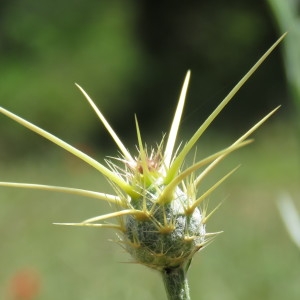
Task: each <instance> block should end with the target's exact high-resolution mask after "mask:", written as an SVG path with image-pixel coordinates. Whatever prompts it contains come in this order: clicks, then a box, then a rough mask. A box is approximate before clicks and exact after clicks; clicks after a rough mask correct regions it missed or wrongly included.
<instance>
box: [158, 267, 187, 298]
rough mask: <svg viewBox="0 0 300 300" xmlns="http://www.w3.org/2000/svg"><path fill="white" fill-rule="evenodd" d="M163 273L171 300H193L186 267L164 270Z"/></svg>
mask: <svg viewBox="0 0 300 300" xmlns="http://www.w3.org/2000/svg"><path fill="white" fill-rule="evenodd" d="M161 273H162V277H163V281H164V284H165V289H166V292H167V296H168V299H169V300H190V299H191V298H190V289H189V284H188V280H187V277H186V270H185V268H184V267H177V268H168V269H164V270H162V272H161Z"/></svg>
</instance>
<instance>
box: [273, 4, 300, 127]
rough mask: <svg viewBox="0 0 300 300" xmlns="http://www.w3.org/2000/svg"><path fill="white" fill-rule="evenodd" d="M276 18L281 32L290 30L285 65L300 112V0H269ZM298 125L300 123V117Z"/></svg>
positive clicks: (285, 49)
mask: <svg viewBox="0 0 300 300" xmlns="http://www.w3.org/2000/svg"><path fill="white" fill-rule="evenodd" d="M268 3H269V5H270V8H271V10H272V12H273V16H274V20H275V22H276V23H277V25H278V27H279V30H280V31H281V32H284V31H288V35H287V38H286V41H285V43H284V45H283V49H284V51H283V53H284V66H285V71H286V74H287V80H288V83H289V89H290V93H291V95H292V97H293V99H294V101H295V107H296V108H297V109H298V114H297V115H298V118H299V113H300V14H299V11H300V1H299V0H286V1H281V0H268ZM298 126H299V130H300V124H299V119H298Z"/></svg>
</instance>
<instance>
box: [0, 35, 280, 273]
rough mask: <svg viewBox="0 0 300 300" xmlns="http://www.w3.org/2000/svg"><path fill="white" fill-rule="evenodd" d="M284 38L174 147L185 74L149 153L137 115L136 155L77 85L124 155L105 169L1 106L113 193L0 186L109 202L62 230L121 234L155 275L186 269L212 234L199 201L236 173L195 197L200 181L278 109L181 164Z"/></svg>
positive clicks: (124, 243) (126, 246)
mask: <svg viewBox="0 0 300 300" xmlns="http://www.w3.org/2000/svg"><path fill="white" fill-rule="evenodd" d="M282 38H283V36H282V37H281V38H280V39H279V40H278V41H277V42H276V43H275V44H274V45H273V46H272V47H271V48H270V49H269V50H268V51H267V52H266V53H265V54H264V55H263V56H262V58H261V59H260V60H259V61H258V62H257V63H256V64H255V65H254V66H253V67H252V68H251V69H250V71H249V72H248V73H247V74H246V75H245V76H244V77H243V78H242V79H241V80H240V82H238V84H237V85H236V86H235V87H234V88H233V90H232V91H231V92H230V93H229V94H228V96H227V97H226V98H225V99H224V100H223V101H222V102H221V103H220V104H219V106H218V107H217V108H216V109H215V110H214V111H213V112H212V113H211V115H210V116H209V117H208V118H207V120H206V121H205V122H204V123H203V124H202V125H201V126H200V127H199V129H198V130H197V131H196V132H195V133H194V135H192V137H191V138H190V139H189V140H188V141H187V142H186V144H185V145H184V146H182V147H181V148H177V147H176V138H177V133H178V130H179V124H180V120H181V116H182V113H183V108H184V102H185V98H186V93H187V88H188V83H189V79H190V72H189V71H188V72H187V75H186V77H185V80H184V84H183V87H182V91H181V94H180V98H179V102H178V105H177V108H176V111H175V115H174V119H173V122H172V125H171V128H170V132H169V134H168V136H167V138H166V141H165V142H164V139H163V141H162V142H161V143H160V144H159V145H158V146H157V147H156V148H151V149H147V148H146V146H145V145H144V143H143V140H142V136H141V133H140V129H139V125H138V121H137V118H135V122H136V131H137V140H138V143H137V145H138V146H137V148H138V153H137V155H135V156H134V155H132V154H130V153H129V151H128V150H127V148H126V147H125V145H124V144H123V143H122V141H121V140H120V139H119V137H118V136H117V134H116V133H115V132H114V130H113V129H112V127H111V126H110V124H109V123H108V122H107V120H106V119H105V117H104V116H103V114H102V113H101V112H100V110H99V109H98V108H97V107H96V105H95V104H94V102H93V101H92V100H91V98H90V97H89V96H88V94H87V93H86V92H85V91H84V90H83V89H82V88H81V87H80V86H79V85H77V86H78V88H79V89H80V91H81V92H82V93H83V95H84V96H85V98H86V99H87V101H88V102H89V103H90V105H91V107H92V108H93V110H94V111H95V112H96V114H97V115H98V117H99V119H100V120H101V122H102V123H103V125H104V126H105V128H106V129H107V131H108V132H109V133H110V135H111V136H112V138H113V140H114V141H115V143H116V145H117V146H118V148H119V150H120V152H121V157H118V158H117V159H116V160H112V159H110V160H107V166H105V165H103V164H101V163H99V162H97V161H96V160H94V159H93V158H91V157H90V156H88V155H86V154H84V153H83V152H81V151H80V150H78V149H76V148H74V147H73V146H71V145H69V144H67V143H66V142H64V141H62V140H61V139H59V138H57V137H56V136H54V135H52V134H50V133H49V132H46V131H45V130H43V129H41V128H39V127H37V126H35V125H33V124H32V123H30V122H28V121H26V120H24V119H22V118H20V117H18V116H16V115H15V114H13V113H11V112H9V111H7V110H6V109H4V108H0V112H1V113H3V114H4V115H6V116H8V117H10V118H11V119H13V120H15V121H16V122H19V123H20V124H21V125H23V126H25V127H27V128H29V129H30V130H32V131H34V132H36V133H38V134H39V135H41V136H43V137H45V138H46V139H48V140H50V141H52V142H53V143H55V144H57V145H58V146H60V147H62V148H64V149H65V150H67V151H69V152H71V153H72V154H74V155H75V156H77V157H79V158H80V159H82V160H83V161H85V162H86V163H88V164H90V165H91V166H92V167H94V168H96V169H97V170H98V171H99V172H100V173H102V174H103V175H104V176H105V177H106V178H107V179H108V180H109V181H110V182H111V184H112V186H113V188H114V191H115V193H116V195H110V194H105V193H99V192H94V191H86V190H81V189H73V188H65V187H58V186H47V185H39V184H26V183H7V182H1V183H0V185H2V186H12V187H21V188H33V189H44V190H50V191H59V192H64V193H73V194H79V195H84V196H89V197H95V198H98V199H101V200H106V201H109V202H111V203H113V204H114V206H115V207H116V211H115V212H112V213H109V214H105V215H101V216H97V217H93V218H90V219H88V220H85V221H82V222H80V223H64V225H77V226H91V227H108V228H114V229H116V230H117V231H118V242H119V243H120V244H121V245H122V246H123V247H124V249H126V250H127V251H128V252H129V253H130V254H131V256H132V257H133V259H134V261H136V262H137V263H140V264H144V265H146V266H149V267H151V268H154V269H157V270H160V271H163V270H169V269H173V268H179V267H184V268H185V269H186V270H187V269H188V266H189V263H190V261H191V259H192V257H193V255H194V254H195V253H196V252H197V251H198V250H199V249H201V248H203V246H204V245H205V244H206V243H207V242H208V241H209V240H210V239H211V237H213V236H214V235H215V234H216V233H212V234H209V233H207V232H206V228H205V225H206V222H207V220H208V218H209V217H210V215H211V214H207V212H206V210H203V209H201V207H200V204H201V203H202V202H203V200H205V199H206V198H207V197H208V196H209V195H210V194H211V193H212V192H213V191H214V190H215V189H216V188H217V187H218V186H219V185H220V184H221V183H222V182H223V181H224V180H226V179H227V178H228V177H229V176H230V175H231V174H232V173H233V172H234V171H235V169H234V170H232V171H231V172H229V173H228V174H226V175H225V176H223V177H222V178H221V179H219V180H218V181H216V183H215V184H213V185H212V186H211V187H210V188H209V189H208V190H207V191H206V192H204V193H202V194H200V195H199V194H198V193H197V190H198V187H199V185H200V184H201V183H202V180H203V178H205V177H206V176H207V175H208V174H209V173H210V171H212V170H213V169H214V168H215V167H216V166H217V165H218V163H219V162H220V161H221V160H222V159H223V158H225V157H226V156H227V155H229V154H230V153H231V152H233V151H235V150H237V149H239V148H241V147H243V146H245V145H247V144H248V143H250V142H251V140H247V138H248V137H249V136H250V135H251V133H252V132H253V131H255V130H256V129H257V128H258V127H259V126H260V125H261V124H262V123H263V122H264V121H265V120H267V119H268V118H269V117H270V116H271V115H272V114H273V113H274V112H275V111H276V110H277V108H276V109H274V110H273V111H271V112H270V113H269V114H268V115H266V116H265V117H264V118H263V119H262V120H260V121H259V122H258V123H256V124H255V125H254V126H253V127H252V128H250V129H249V130H248V131H247V132H246V133H245V134H244V135H242V136H241V137H240V138H239V139H237V140H236V141H235V142H234V143H232V144H231V145H229V146H228V147H226V148H225V149H223V150H220V151H219V152H216V153H214V154H212V155H210V156H208V157H206V158H203V159H201V160H199V161H195V162H194V163H193V164H192V165H191V166H189V167H186V168H184V167H183V163H184V160H185V158H186V156H187V155H188V154H189V153H190V151H191V150H192V149H193V147H194V146H195V144H196V142H197V141H198V140H199V138H200V137H201V135H202V134H203V132H204V131H205V130H206V129H207V127H208V126H209V125H210V124H211V122H212V121H213V120H214V119H215V118H216V116H217V115H218V114H219V113H220V112H221V110H222V109H223V108H224V107H225V106H226V105H227V104H228V102H229V101H230V100H231V99H232V97H233V96H234V95H235V93H236V92H237V91H238V90H239V89H240V87H241V86H242V85H243V84H244V83H245V82H246V81H247V79H248V78H249V77H250V76H251V75H252V74H253V73H254V71H255V70H256V69H257V68H258V66H259V65H260V64H261V63H262V62H263V60H264V59H265V58H266V57H267V56H268V55H269V54H270V52H271V51H272V50H273V49H274V48H275V47H276V46H277V44H278V43H279V42H280V41H281V39H282ZM200 170H201V172H200ZM109 219H115V223H108V220H109Z"/></svg>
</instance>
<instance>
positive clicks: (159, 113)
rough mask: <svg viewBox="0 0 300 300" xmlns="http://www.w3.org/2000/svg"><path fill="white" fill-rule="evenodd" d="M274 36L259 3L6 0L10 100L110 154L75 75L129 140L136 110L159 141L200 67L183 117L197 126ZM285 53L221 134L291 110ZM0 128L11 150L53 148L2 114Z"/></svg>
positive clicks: (241, 97)
mask: <svg viewBox="0 0 300 300" xmlns="http://www.w3.org/2000/svg"><path fill="white" fill-rule="evenodd" d="M277 37H278V34H276V33H275V29H274V28H273V23H272V19H271V16H270V11H269V8H268V6H267V5H266V4H265V3H264V1H260V0H254V1H253V0H252V1H246V0H244V1H238V2H236V1H233V0H228V1H226V3H225V2H224V1H221V0H216V1H214V2H213V3H211V2H208V1H196V0H192V1H189V2H188V3H185V2H182V1H173V2H172V5H170V3H169V2H167V1H161V2H159V3H158V4H157V5H153V3H152V2H151V1H149V0H141V1H134V0H131V1H126V2H124V1H121V0H115V1H96V0H91V1H88V3H87V2H86V1H84V0H73V1H57V0H56V1H48V0H39V1H38V0H25V1H24V0H23V1H21V0H12V1H1V4H0V63H1V79H0V99H1V105H2V106H4V107H6V108H8V109H10V110H12V111H13V112H15V113H17V114H19V115H21V116H23V117H25V118H26V119H29V120H31V121H32V122H34V123H35V124H38V125H39V126H41V127H43V128H45V129H47V130H49V131H50V132H53V133H55V134H57V135H59V136H60V137H62V138H64V139H66V140H68V141H70V142H71V143H74V144H78V143H83V144H84V143H87V142H88V143H89V144H90V145H97V144H100V147H101V149H103V148H105V147H106V146H107V147H109V146H111V145H112V143H111V142H110V139H107V135H106V133H104V131H103V130H102V127H101V126H99V125H98V122H97V119H96V117H95V116H94V114H93V112H92V111H91V109H90V108H89V107H88V105H87V104H86V103H85V100H84V99H83V97H82V95H81V94H80V93H79V91H78V90H77V89H76V88H75V87H74V85H73V83H74V82H77V83H79V84H80V85H82V86H83V88H85V89H86V90H87V92H88V93H89V94H90V96H91V97H92V98H93V99H94V100H95V102H96V103H97V104H98V106H99V107H100V109H101V110H103V112H104V114H105V115H106V116H108V119H109V120H111V122H112V124H113V126H114V127H115V128H116V131H117V132H119V133H120V135H121V136H123V137H127V138H128V137H131V136H135V132H134V129H133V124H134V122H133V112H136V113H137V115H138V117H139V119H140V120H141V121H140V123H141V124H142V125H141V126H142V127H143V132H146V133H145V135H146V136H147V135H148V136H152V135H153V132H157V134H159V138H160V135H161V132H162V131H164V132H165V131H167V130H168V126H169V124H170V119H171V116H172V114H173V111H174V105H175V103H176V101H177V97H178V94H179V91H180V88H181V84H182V80H183V77H184V75H185V72H186V70H187V69H191V70H192V81H191V87H190V93H189V96H188V97H189V99H188V105H187V107H186V119H187V118H188V122H186V123H188V124H190V125H189V127H190V126H191V128H192V130H194V128H195V127H197V126H198V125H199V124H200V123H201V121H202V120H203V119H204V118H205V117H206V116H207V115H208V114H209V113H210V112H211V110H212V109H213V108H214V107H215V106H216V105H217V104H218V103H219V102H220V100H221V99H222V98H223V97H224V96H225V95H226V93H227V92H228V91H229V90H230V89H231V88H232V87H233V86H234V84H235V83H236V82H237V81H238V80H239V79H240V78H241V76H242V75H243V74H244V73H245V72H246V71H247V70H248V69H249V68H250V67H251V66H252V65H253V64H254V62H255V61H256V60H257V59H258V58H259V57H260V55H261V54H262V53H263V52H264V51H265V50H266V49H267V48H268V47H269V46H270V45H271V44H272V43H273V42H274V41H275V40H276V39H277ZM279 55H280V52H279V50H277V51H276V52H275V53H273V54H272V56H271V57H270V58H269V59H268V61H267V62H266V63H265V64H264V66H263V67H262V68H261V69H260V70H259V71H258V72H257V74H255V76H254V78H253V79H251V80H250V81H249V83H247V85H246V86H245V87H244V88H243V89H242V90H241V91H240V92H239V94H238V95H237V97H236V98H237V100H236V101H234V102H237V105H235V104H234V103H233V104H232V105H231V106H230V107H229V108H228V109H226V110H225V111H224V113H223V114H222V115H221V117H220V118H219V121H217V122H216V124H217V130H220V131H221V130H224V129H227V130H231V131H235V130H236V128H238V127H242V126H243V125H245V124H247V126H248V125H249V124H248V123H250V122H251V123H253V120H254V118H255V115H259V116H257V118H256V119H258V118H259V117H260V116H262V115H263V114H265V113H266V112H267V111H269V110H270V109H272V108H274V107H275V106H276V105H277V104H279V103H280V104H287V105H285V106H284V109H282V110H281V115H282V116H284V115H285V114H284V112H287V111H288V108H289V105H288V103H289V99H288V97H287V94H286V91H285V80H284V77H283V75H282V74H283V72H282V66H281V63H280V61H281V60H280V56H279ZM128 116H129V117H128ZM256 119H255V120H256ZM228 120H230V121H228ZM184 126H185V123H184ZM0 135H1V139H2V140H3V141H5V142H3V143H1V148H0V154H1V155H2V156H3V157H4V156H5V155H6V156H10V155H15V154H18V157H20V158H21V157H22V155H24V154H28V153H31V154H35V152H36V151H46V149H47V147H48V144H45V143H42V142H37V139H36V138H35V137H34V135H33V134H31V133H28V132H27V131H26V130H25V129H23V128H20V126H18V125H14V124H12V123H11V121H10V120H6V119H5V118H3V117H1V118H0ZM20 145H22V147H20ZM30 145H34V147H30Z"/></svg>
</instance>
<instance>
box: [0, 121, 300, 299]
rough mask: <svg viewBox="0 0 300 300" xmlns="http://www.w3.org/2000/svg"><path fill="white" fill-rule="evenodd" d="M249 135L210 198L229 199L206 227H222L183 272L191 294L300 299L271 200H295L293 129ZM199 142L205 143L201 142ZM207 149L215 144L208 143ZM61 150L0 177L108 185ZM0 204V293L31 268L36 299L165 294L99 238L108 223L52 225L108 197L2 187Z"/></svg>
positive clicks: (294, 259)
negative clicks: (282, 195) (287, 196)
mask: <svg viewBox="0 0 300 300" xmlns="http://www.w3.org/2000/svg"><path fill="white" fill-rule="evenodd" d="M208 139H209V138H208ZM223 139H224V137H222V140H223ZM255 139H256V141H255V143H254V144H253V145H250V146H248V147H247V148H245V149H243V150H241V151H239V153H238V154H236V155H235V156H232V157H231V158H230V159H228V160H227V161H226V162H223V163H222V165H221V166H220V168H219V170H220V171H222V170H223V171H224V169H225V170H228V169H229V168H230V167H232V166H233V165H236V164H238V163H242V167H241V168H240V169H239V171H238V172H237V174H235V175H233V176H232V177H231V178H230V179H229V180H228V181H227V182H225V183H224V184H223V185H222V186H221V187H220V188H219V189H218V191H216V192H215V193H214V194H213V196H212V197H211V202H214V201H216V203H218V202H219V201H220V199H225V198H226V201H225V203H224V204H223V205H222V206H221V208H220V209H219V211H218V212H217V213H216V216H215V217H213V219H212V221H211V222H210V224H209V228H208V230H209V231H217V230H220V229H222V230H223V229H224V231H225V232H224V233H223V234H222V235H221V236H219V237H218V238H217V239H216V240H215V241H214V242H213V244H212V245H209V246H208V247H209V251H207V249H204V250H203V251H201V252H200V253H198V254H197V255H196V256H195V258H194V260H193V265H192V267H191V270H190V273H189V279H190V285H191V297H192V298H195V299H197V297H198V295H201V296H202V298H203V299H222V300H226V299H228V300H229V299H230V300H232V299H246V300H247V299H264V300H266V299H272V300H277V299H278V300H279V299H282V298H286V299H289V300H293V299H298V297H299V278H300V271H299V264H300V261H299V251H298V249H297V248H296V246H295V245H294V244H293V243H292V242H291V241H290V239H289V237H288V235H287V234H286V231H285V229H284V227H283V225H282V222H281V220H280V217H279V214H278V212H277V210H276V207H275V200H276V197H277V194H278V193H279V192H280V191H281V190H282V189H285V190H289V191H291V193H292V194H293V195H294V197H295V198H299V187H298V184H299V168H298V166H299V161H298V160H299V155H298V152H297V142H296V136H293V131H292V129H291V127H289V126H288V125H286V124H285V125H283V124H274V123H273V125H272V126H271V125H268V126H265V127H264V128H263V129H262V130H260V131H259V133H257V134H256V135H255ZM211 140H214V141H215V140H218V139H216V138H215V137H214V138H211ZM228 140H231V139H228ZM201 145H207V143H206V142H205V140H202V143H201V144H200V147H201ZM200 147H199V150H198V153H199V154H200V152H201V156H202V152H205V151H206V150H207V149H203V151H202V149H201V148H200ZM210 147H214V145H211V143H210ZM214 148H220V145H219V144H217V145H216V147H214ZM200 150H201V151H200ZM210 150H211V149H210ZM62 153H63V152H55V155H51V157H38V158H36V159H35V160H34V161H31V160H29V161H21V162H18V164H16V165H14V164H13V162H11V161H10V162H7V165H2V166H1V170H0V176H1V180H7V181H9V180H11V179H13V180H14V181H18V180H19V179H20V181H27V182H39V183H47V184H57V183H59V184H60V185H65V186H73V187H82V188H87V189H94V190H98V191H110V187H109V185H108V184H107V183H106V182H105V180H104V179H103V177H102V176H101V175H100V174H98V172H97V175H96V176H95V174H96V173H94V172H95V171H94V170H92V169H91V168H89V167H88V166H85V165H84V164H82V163H81V162H79V161H78V160H76V159H75V158H73V157H71V156H66V155H65V154H64V153H63V154H62ZM214 176H217V174H215V175H214ZM0 201H1V210H0V239H1V243H0V266H1V267H0V298H1V299H4V300H8V299H9V298H8V295H7V294H8V289H9V286H10V285H11V279H12V278H13V277H14V276H15V274H16V273H18V272H20V271H22V270H28V269H29V270H34V272H36V273H37V274H38V277H39V284H40V286H41V287H40V292H39V296H38V297H36V299H43V300H48V299H49V300H50V299H51V300H53V299H78V300H79V299H89V300H94V299H95V300H96V299H99V297H100V298H101V299H121V298H122V299H146V300H147V299H149V300H150V299H165V294H164V290H163V284H162V283H161V280H160V277H159V274H156V272H149V270H147V271H145V270H144V267H142V266H139V265H136V264H131V263H130V258H129V256H128V255H127V254H125V253H124V252H123V250H122V249H121V248H120V247H119V248H118V247H115V245H114V244H113V243H110V242H108V241H107V242H106V241H105V240H106V239H105V237H107V239H110V238H112V236H113V235H112V233H111V232H109V231H108V230H101V229H92V228H78V227H76V228H69V227H59V226H54V225H52V223H53V222H76V221H78V220H82V219H84V218H88V217H90V216H91V215H97V214H99V215H100V214H103V213H104V212H110V211H111V208H110V207H109V204H106V203H103V201H98V200H94V199H86V202H83V201H82V197H80V198H79V197H75V196H69V195H61V194H56V193H47V192H42V191H30V190H27V191H26V190H17V189H9V188H1V190H0ZM210 206H211V208H213V207H214V204H213V203H211V205H210ZM141 278H142V280H141ZM136 282H139V284H138V285H137V284H136ZM96 295H97V296H96Z"/></svg>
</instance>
